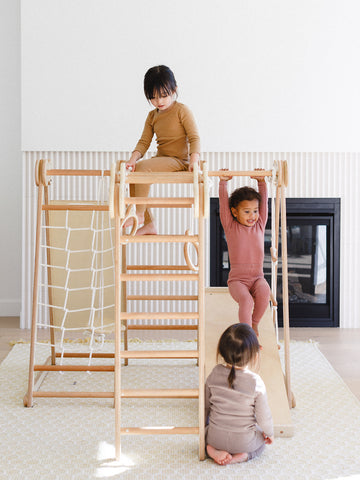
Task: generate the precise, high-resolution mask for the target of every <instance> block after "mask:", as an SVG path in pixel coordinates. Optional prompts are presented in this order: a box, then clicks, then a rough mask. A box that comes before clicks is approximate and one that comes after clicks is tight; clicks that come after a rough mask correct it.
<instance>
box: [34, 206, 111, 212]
mask: <svg viewBox="0 0 360 480" xmlns="http://www.w3.org/2000/svg"><path fill="white" fill-rule="evenodd" d="M42 210H45V211H47V210H52V211H66V210H71V211H75V212H93V211H94V212H108V211H109V205H84V204H64V205H53V204H50V205H43V206H42Z"/></svg>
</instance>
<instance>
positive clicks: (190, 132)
mask: <svg viewBox="0 0 360 480" xmlns="http://www.w3.org/2000/svg"><path fill="white" fill-rule="evenodd" d="M154 134H155V135H156V142H157V154H156V156H157V157H175V158H179V159H180V160H189V158H190V155H191V154H192V153H200V137H199V133H198V129H197V126H196V122H195V119H194V116H193V114H192V112H191V111H190V109H189V108H188V107H187V106H186V105H184V104H182V103H179V102H176V101H175V102H174V103H173V104H172V105H171V106H170V107H169V108H168V109H166V110H165V111H160V110H158V109H157V108H155V109H154V110H151V112H149V114H148V116H147V118H146V121H145V126H144V130H143V133H142V135H141V138H140V140H139V141H138V143H137V145H136V147H135V148H134V150H137V151H138V152H140V153H141V155H142V156H143V155H144V154H145V153H146V151H147V150H148V148H149V146H150V144H151V141H152V138H153V136H154Z"/></svg>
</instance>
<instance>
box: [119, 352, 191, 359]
mask: <svg viewBox="0 0 360 480" xmlns="http://www.w3.org/2000/svg"><path fill="white" fill-rule="evenodd" d="M120 356H121V358H149V359H150V358H154V359H155V358H184V359H187V358H198V357H199V352H198V351H197V350H157V351H152V350H142V351H141V350H127V351H121V352H120Z"/></svg>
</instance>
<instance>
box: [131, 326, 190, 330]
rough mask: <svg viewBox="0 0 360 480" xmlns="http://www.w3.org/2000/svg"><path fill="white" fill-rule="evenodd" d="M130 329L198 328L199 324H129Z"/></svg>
mask: <svg viewBox="0 0 360 480" xmlns="http://www.w3.org/2000/svg"><path fill="white" fill-rule="evenodd" d="M127 329H128V330H198V326H197V325H128V326H127Z"/></svg>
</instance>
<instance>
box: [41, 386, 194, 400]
mask: <svg viewBox="0 0 360 480" xmlns="http://www.w3.org/2000/svg"><path fill="white" fill-rule="evenodd" d="M33 396H34V397H43V398H50V397H59V398H114V392H63V391H61V392H60V391H58V392H57V391H45V390H43V391H40V390H36V391H34V393H33ZM121 397H122V398H198V397H199V389H197V388H192V389H190V388H189V389H165V388H162V389H149V390H145V389H123V390H122V391H121Z"/></svg>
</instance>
